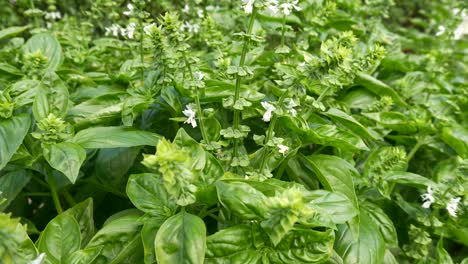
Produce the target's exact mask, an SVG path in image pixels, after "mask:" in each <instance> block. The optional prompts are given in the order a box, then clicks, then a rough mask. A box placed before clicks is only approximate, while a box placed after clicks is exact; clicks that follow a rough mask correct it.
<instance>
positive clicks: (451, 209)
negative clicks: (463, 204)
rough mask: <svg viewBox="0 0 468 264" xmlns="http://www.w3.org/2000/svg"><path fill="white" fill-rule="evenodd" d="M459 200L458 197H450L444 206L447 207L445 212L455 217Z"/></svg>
mask: <svg viewBox="0 0 468 264" xmlns="http://www.w3.org/2000/svg"><path fill="white" fill-rule="evenodd" d="M460 200H461V198H460V197H457V198H451V199H450V202H449V203H448V204H447V207H445V209H447V212H448V213H449V214H450V215H451V216H453V217H457V210H458V203H459V202H460Z"/></svg>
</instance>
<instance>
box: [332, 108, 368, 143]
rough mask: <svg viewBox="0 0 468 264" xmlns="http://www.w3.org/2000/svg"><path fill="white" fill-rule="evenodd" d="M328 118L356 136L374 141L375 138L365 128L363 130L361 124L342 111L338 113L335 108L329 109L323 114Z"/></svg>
mask: <svg viewBox="0 0 468 264" xmlns="http://www.w3.org/2000/svg"><path fill="white" fill-rule="evenodd" d="M324 114H325V115H327V116H329V117H330V118H331V119H333V120H334V121H335V122H338V123H340V124H342V125H343V126H344V127H346V128H348V129H349V130H351V131H353V132H354V133H355V134H356V135H360V136H362V137H366V138H369V139H376V136H375V135H373V134H371V133H370V132H369V130H367V128H365V127H364V126H363V125H362V124H361V123H359V122H358V121H357V120H356V119H354V117H352V116H350V115H348V114H346V113H345V112H343V111H340V110H338V109H336V108H330V109H329V110H328V111H327V112H325V113H324Z"/></svg>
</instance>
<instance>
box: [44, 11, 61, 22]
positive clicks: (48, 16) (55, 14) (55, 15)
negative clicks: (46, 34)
mask: <svg viewBox="0 0 468 264" xmlns="http://www.w3.org/2000/svg"><path fill="white" fill-rule="evenodd" d="M44 18H45V19H47V20H58V19H61V18H62V15H61V14H60V12H58V11H57V12H46V13H45V16H44Z"/></svg>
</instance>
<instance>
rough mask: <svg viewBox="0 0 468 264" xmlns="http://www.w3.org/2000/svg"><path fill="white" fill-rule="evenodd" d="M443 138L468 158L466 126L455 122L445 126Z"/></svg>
mask: <svg viewBox="0 0 468 264" xmlns="http://www.w3.org/2000/svg"><path fill="white" fill-rule="evenodd" d="M441 138H442V140H443V141H444V142H445V143H447V144H448V145H449V146H450V147H451V148H453V149H454V150H455V151H456V152H457V153H458V155H460V156H461V157H462V158H465V159H466V158H468V129H467V128H466V127H462V126H459V125H455V124H453V125H452V126H450V127H444V128H443V129H442V134H441Z"/></svg>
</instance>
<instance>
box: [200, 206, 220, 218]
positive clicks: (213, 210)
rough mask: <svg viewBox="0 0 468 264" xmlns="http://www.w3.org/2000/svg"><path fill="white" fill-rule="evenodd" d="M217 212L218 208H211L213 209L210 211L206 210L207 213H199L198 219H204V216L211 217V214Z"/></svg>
mask: <svg viewBox="0 0 468 264" xmlns="http://www.w3.org/2000/svg"><path fill="white" fill-rule="evenodd" d="M218 211H219V208H218V207H215V208H213V209H210V210H208V211H205V212H202V213H200V215H199V216H200V218H205V217H206V216H208V215H211V214H213V213H216V212H218Z"/></svg>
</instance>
